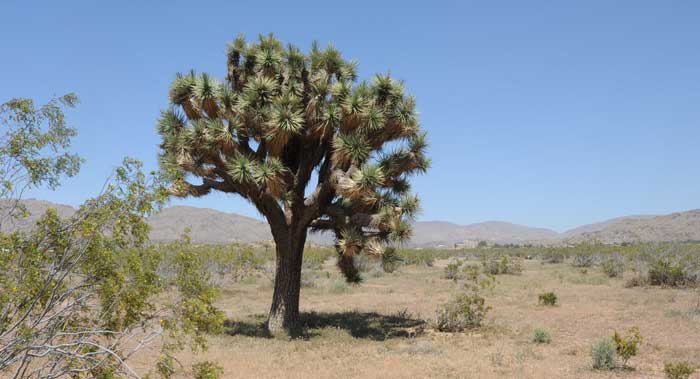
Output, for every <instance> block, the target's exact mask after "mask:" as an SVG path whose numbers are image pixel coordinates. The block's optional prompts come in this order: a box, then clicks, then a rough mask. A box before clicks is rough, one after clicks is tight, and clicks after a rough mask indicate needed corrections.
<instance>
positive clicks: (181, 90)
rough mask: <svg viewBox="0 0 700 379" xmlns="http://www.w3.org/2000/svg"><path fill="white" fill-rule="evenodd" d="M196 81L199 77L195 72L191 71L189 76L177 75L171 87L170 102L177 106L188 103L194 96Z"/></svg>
mask: <svg viewBox="0 0 700 379" xmlns="http://www.w3.org/2000/svg"><path fill="white" fill-rule="evenodd" d="M196 81H197V77H196V74H195V73H194V71H190V73H189V74H187V75H183V74H180V73H177V74H176V75H175V80H174V81H173V83H172V84H171V85H170V94H169V96H170V102H172V103H173V104H176V105H183V104H184V103H185V102H186V101H188V100H189V99H190V97H191V96H192V91H193V89H194V85H195V82H196Z"/></svg>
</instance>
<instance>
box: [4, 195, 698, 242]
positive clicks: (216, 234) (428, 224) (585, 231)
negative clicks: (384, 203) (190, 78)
mask: <svg viewBox="0 0 700 379" xmlns="http://www.w3.org/2000/svg"><path fill="white" fill-rule="evenodd" d="M23 203H24V205H25V206H26V207H27V209H28V210H29V211H30V213H31V216H29V217H28V218H25V219H22V220H18V221H16V222H6V223H5V224H3V225H2V226H1V228H0V229H1V230H2V231H3V232H7V231H11V230H17V229H27V228H30V227H31V226H32V225H34V224H35V223H36V221H37V220H38V218H39V217H40V216H41V214H43V213H44V212H45V211H46V209H47V208H49V207H53V208H56V209H57V210H58V212H59V214H60V215H61V216H63V217H69V216H70V215H72V214H73V213H75V209H74V208H72V207H71V206H68V205H62V204H54V203H51V202H48V201H44V200H35V199H29V200H24V201H23ZM6 206H7V202H0V210H1V209H2V208H3V207H6ZM149 223H150V224H151V227H152V231H151V239H152V240H153V241H157V242H169V241H174V240H177V239H179V238H180V237H181V236H182V235H183V233H184V231H185V228H190V230H191V236H192V240H193V241H194V242H196V243H214V244H222V243H233V242H238V243H249V242H260V241H267V240H270V239H272V236H271V235H270V229H269V227H268V225H267V224H266V223H265V222H264V221H260V220H256V219H254V218H250V217H245V216H241V215H238V214H235V213H226V212H220V211H217V210H214V209H207V208H196V207H189V206H172V207H168V208H165V209H163V210H162V211H161V212H160V213H158V214H156V215H154V216H152V217H151V219H150V220H149ZM308 240H309V241H311V242H315V243H320V244H330V243H332V239H331V238H330V236H328V235H318V234H309V238H308ZM688 240H700V210H691V211H687V212H679V213H672V214H669V215H665V216H650V215H641V216H625V217H619V218H615V219H611V220H607V221H603V222H600V223H595V224H589V225H582V226H579V227H577V228H574V229H571V230H568V231H566V232H564V233H561V234H560V233H557V232H555V231H553V230H549V229H544V228H533V227H529V226H525V225H517V224H512V223H509V222H502V221H488V222H480V223H476V224H470V225H458V224H454V223H450V222H444V221H419V222H416V223H415V224H414V234H413V238H412V240H411V242H410V244H409V245H411V246H420V247H435V246H440V245H444V246H447V247H452V246H454V244H456V243H462V242H465V241H472V242H476V241H488V242H492V243H501V244H505V243H515V244H523V243H533V244H538V243H544V244H557V243H578V242H583V241H599V242H602V243H622V242H636V241H639V242H660V241H688Z"/></svg>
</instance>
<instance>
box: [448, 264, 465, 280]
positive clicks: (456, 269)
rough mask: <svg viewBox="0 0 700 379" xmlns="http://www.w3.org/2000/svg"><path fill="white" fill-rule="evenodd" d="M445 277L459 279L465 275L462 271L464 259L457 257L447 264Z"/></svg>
mask: <svg viewBox="0 0 700 379" xmlns="http://www.w3.org/2000/svg"><path fill="white" fill-rule="evenodd" d="M444 272H445V273H444V275H443V277H444V278H445V279H449V280H455V281H456V280H458V279H460V278H462V277H463V276H464V275H463V273H462V261H461V260H459V259H457V260H455V261H452V262H450V263H448V264H447V266H445V269H444Z"/></svg>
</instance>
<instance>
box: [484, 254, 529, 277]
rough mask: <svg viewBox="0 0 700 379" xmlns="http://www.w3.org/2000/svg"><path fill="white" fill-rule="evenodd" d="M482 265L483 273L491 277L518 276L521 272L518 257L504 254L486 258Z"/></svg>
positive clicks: (521, 268) (521, 267)
mask: <svg viewBox="0 0 700 379" xmlns="http://www.w3.org/2000/svg"><path fill="white" fill-rule="evenodd" d="M482 264H483V265H484V271H485V272H487V273H489V274H491V275H501V274H510V275H518V274H520V273H522V271H523V266H522V262H521V261H520V258H519V257H516V256H509V255H505V254H504V255H501V256H489V257H486V258H485V259H484V260H483V262H482Z"/></svg>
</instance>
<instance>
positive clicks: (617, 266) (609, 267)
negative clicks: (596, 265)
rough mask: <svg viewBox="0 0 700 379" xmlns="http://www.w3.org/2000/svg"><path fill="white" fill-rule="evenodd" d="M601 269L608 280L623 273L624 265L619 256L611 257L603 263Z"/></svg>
mask: <svg viewBox="0 0 700 379" xmlns="http://www.w3.org/2000/svg"><path fill="white" fill-rule="evenodd" d="M601 268H602V269H603V273H605V275H607V276H608V277H609V278H617V277H620V276H622V274H623V273H624V271H625V263H624V262H623V261H622V258H621V257H620V256H619V255H613V256H611V257H608V258H606V259H605V260H604V261H603V263H602V264H601Z"/></svg>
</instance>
